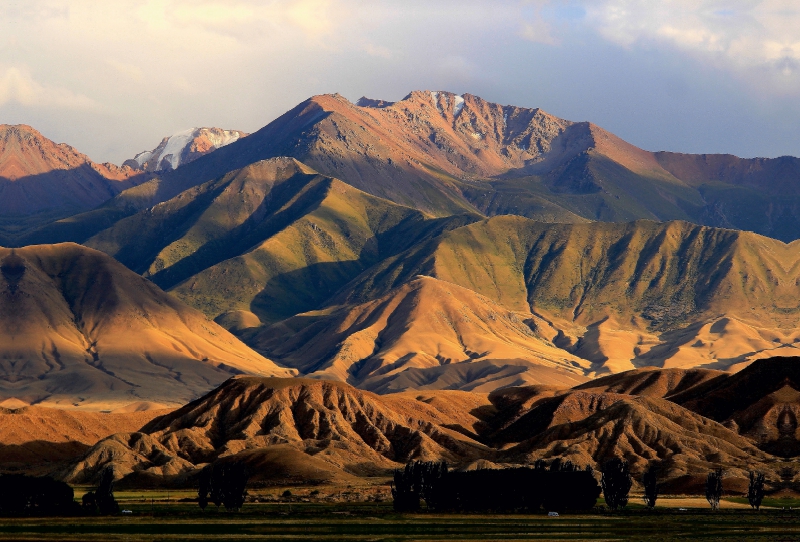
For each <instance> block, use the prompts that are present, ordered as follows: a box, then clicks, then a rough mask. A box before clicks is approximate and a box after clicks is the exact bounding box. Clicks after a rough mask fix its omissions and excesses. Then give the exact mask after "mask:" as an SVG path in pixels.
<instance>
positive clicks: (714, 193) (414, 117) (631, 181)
mask: <svg viewBox="0 0 800 542" xmlns="http://www.w3.org/2000/svg"><path fill="white" fill-rule="evenodd" d="M160 156H161V154H159V157H160ZM278 156H290V157H293V158H296V159H298V160H300V161H302V162H303V163H305V164H307V165H308V166H310V167H312V168H314V169H315V170H316V171H319V172H320V173H322V174H324V175H328V176H331V177H336V178H339V179H341V180H343V181H344V182H346V183H348V184H350V185H351V186H354V187H356V188H358V189H360V190H363V191H365V192H367V193H369V194H372V195H375V196H379V197H382V198H385V199H388V200H390V201H393V202H395V203H399V204H402V205H406V206H410V207H414V208H417V209H420V210H422V211H424V212H427V213H429V214H432V215H435V216H446V215H452V214H454V213H463V212H477V213H481V214H485V215H490V216H492V215H499V214H517V215H521V216H526V217H529V218H534V219H536V220H540V221H545V222H583V221H586V220H601V221H609V222H620V221H631V220H636V219H642V218H644V219H651V220H659V221H663V220H687V221H691V222H694V223H698V224H704V225H710V226H718V227H726V228H737V229H745V230H751V231H755V232H756V233H760V234H762V235H767V236H771V237H774V238H777V239H781V240H784V241H791V240H794V239H797V238H798V237H800V219H799V218H798V217H800V214H798V212H797V208H798V206H797V202H796V201H795V200H796V198H797V197H798V188H797V187H798V186H800V184H798V179H800V159H797V158H792V157H782V158H776V159H762V158H754V159H742V158H737V157H733V156H728V155H689V154H678V153H663V152H660V153H653V152H648V151H644V150H642V149H639V148H637V147H635V146H633V145H631V144H629V143H627V142H625V141H623V140H621V139H619V138H618V137H616V136H614V135H613V134H611V133H609V132H607V131H605V130H603V129H602V128H600V127H598V126H595V125H593V124H591V123H587V122H571V121H567V120H564V119H559V118H557V117H554V116H552V115H549V114H547V113H545V112H543V111H541V110H540V109H527V108H521V107H515V106H505V105H499V104H495V103H491V102H488V101H486V100H483V99H481V98H479V97H477V96H473V95H469V94H464V95H462V96H459V95H455V94H452V93H448V92H429V91H414V92H411V93H410V94H409V95H408V96H406V97H405V98H404V99H402V100H400V101H398V102H394V103H390V102H385V101H381V100H369V99H363V100H361V101H359V103H358V104H353V103H350V102H349V101H348V100H346V99H345V98H343V97H342V96H339V95H321V96H315V97H312V98H310V99H309V100H307V101H305V102H303V103H301V104H299V105H298V106H297V107H295V108H294V109H292V110H290V111H288V112H287V113H286V114H284V115H282V116H281V117H279V118H278V119H276V120H274V121H273V122H271V123H270V124H268V125H267V126H265V127H264V128H262V129H261V130H259V131H257V132H255V133H254V134H252V135H250V136H248V137H246V138H244V139H241V140H238V141H236V142H234V143H232V144H230V145H228V146H226V147H223V148H221V149H219V150H218V151H216V152H213V153H211V154H209V155H207V156H203V157H201V158H200V159H198V160H195V161H194V162H192V163H191V164H186V165H185V166H183V167H181V168H179V169H178V170H175V171H170V172H164V173H162V174H160V175H159V176H158V178H156V179H153V180H152V181H150V182H148V183H146V184H145V185H144V186H142V187H140V188H137V189H135V190H130V191H127V192H126V193H125V194H123V195H120V196H119V197H118V198H115V200H114V201H113V202H110V203H109V205H108V207H107V208H106V209H105V210H104V211H103V212H102V213H99V214H98V213H90V214H88V215H85V216H80V217H76V218H75V219H74V220H73V221H71V222H68V223H61V224H57V225H54V226H53V227H51V228H50V229H48V230H47V231H44V232H40V234H38V237H36V239H37V240H39V241H49V242H53V241H60V240H72V241H78V242H80V241H83V240H85V239H86V238H88V237H90V236H91V235H92V234H94V233H96V232H97V231H99V230H100V229H102V228H103V227H106V226H107V225H108V220H109V219H110V217H111V216H112V215H113V216H116V217H117V218H118V217H119V216H124V215H126V214H131V213H132V212H135V211H136V210H141V209H145V208H148V207H150V206H152V205H154V204H156V203H159V202H163V201H166V200H168V199H170V198H172V197H174V196H176V195H177V194H179V193H181V192H182V191H184V190H186V189H188V188H191V187H193V186H196V185H198V184H201V183H203V182H207V181H209V180H212V179H216V178H219V177H220V176H222V175H224V174H225V173H228V172H229V171H232V170H235V169H241V168H243V167H245V166H247V165H248V164H252V163H254V162H257V161H260V160H264V159H269V158H274V157H278ZM76 221H77V222H78V223H79V225H76Z"/></svg>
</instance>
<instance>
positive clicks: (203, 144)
mask: <svg viewBox="0 0 800 542" xmlns="http://www.w3.org/2000/svg"><path fill="white" fill-rule="evenodd" d="M246 135H247V134H246V133H244V132H240V131H239V130H222V129H220V128H190V129H188V130H183V131H181V132H178V133H176V134H173V135H171V136H169V137H165V138H164V139H162V140H161V143H160V144H159V145H158V147H156V148H155V149H153V150H152V151H143V152H140V153H139V154H137V155H136V156H134V157H133V159H130V160H126V161H125V165H127V166H130V167H132V168H135V169H141V170H144V171H169V170H173V169H177V168H178V167H180V166H182V165H183V164H187V163H189V162H191V161H193V160H196V159H197V158H200V157H201V156H203V155H204V154H208V153H210V152H212V151H215V150H216V149H219V148H220V147H224V146H225V145H229V144H231V143H233V142H234V141H236V140H238V139H240V138H242V137H245V136H246Z"/></svg>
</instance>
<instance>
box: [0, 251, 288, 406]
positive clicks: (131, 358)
mask: <svg viewBox="0 0 800 542" xmlns="http://www.w3.org/2000/svg"><path fill="white" fill-rule="evenodd" d="M0 292H2V295H0V398H3V399H6V398H16V399H18V400H20V401H23V402H24V403H29V404H34V403H35V404H40V403H41V404H48V405H59V406H61V407H65V408H72V407H84V408H90V409H107V408H115V407H118V406H123V405H127V404H129V403H132V402H137V401H151V402H155V403H162V404H173V405H174V404H176V403H184V402H186V401H188V400H190V399H192V398H194V397H197V396H198V395H199V394H201V393H203V392H205V391H206V390H208V389H210V388H212V387H213V386H215V385H217V384H219V383H220V382H222V381H224V380H225V379H226V378H228V377H229V376H230V375H231V374H240V373H251V374H260V375H281V376H288V375H289V374H290V372H288V371H286V370H284V369H281V368H279V367H277V366H276V365H275V364H274V363H272V362H271V361H269V360H267V359H265V358H263V357H262V356H259V355H258V354H256V353H255V352H253V351H252V350H250V349H249V348H247V347H246V346H245V345H244V344H242V343H241V342H239V341H238V340H237V339H236V338H235V337H233V336H232V335H230V334H229V333H228V332H226V331H225V330H224V329H222V328H221V327H219V326H218V325H216V324H214V323H213V322H210V321H209V320H207V319H206V318H205V317H204V316H203V315H202V314H201V313H199V312H197V311H195V310H193V309H190V308H189V307H187V306H185V305H184V304H182V303H181V302H180V301H178V300H177V299H175V298H174V297H172V296H170V295H168V294H166V293H164V292H163V291H161V290H159V289H158V287H156V286H155V285H153V284H152V283H150V282H148V281H147V280H145V279H143V278H142V277H140V276H138V275H136V274H135V273H133V272H131V271H129V270H128V269H126V268H125V267H124V266H123V265H122V264H120V263H118V262H116V261H115V260H114V259H113V258H111V257H109V256H107V255H105V254H103V253H102V252H98V251H95V250H91V249H88V248H85V247H82V246H79V245H72V244H62V245H45V246H30V247H25V248H21V249H0Z"/></svg>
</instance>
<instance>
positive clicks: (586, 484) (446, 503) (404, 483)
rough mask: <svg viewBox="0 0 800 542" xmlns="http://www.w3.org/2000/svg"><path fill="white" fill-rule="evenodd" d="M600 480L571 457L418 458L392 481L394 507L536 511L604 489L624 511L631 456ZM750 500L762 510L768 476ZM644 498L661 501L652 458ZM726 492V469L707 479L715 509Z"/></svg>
mask: <svg viewBox="0 0 800 542" xmlns="http://www.w3.org/2000/svg"><path fill="white" fill-rule="evenodd" d="M599 474H600V476H599V483H598V478H597V477H595V473H594V469H593V468H592V467H591V466H588V465H587V466H586V467H585V468H583V469H581V468H580V467H578V466H577V465H574V464H573V463H572V462H570V461H564V460H561V459H556V460H555V461H553V462H551V463H550V464H547V463H546V462H544V461H542V460H539V461H537V462H536V463H535V464H534V465H533V466H532V467H518V468H507V469H479V470H474V471H467V472H454V471H451V470H449V468H448V465H447V463H446V462H424V461H412V462H410V463H408V464H407V465H406V466H405V467H404V468H402V469H396V470H395V471H394V477H393V480H392V484H391V490H392V497H393V499H394V509H395V510H396V511H398V512H416V511H419V510H420V509H421V503H422V502H423V501H424V502H425V506H426V508H427V509H428V510H431V511H437V512H478V511H493V512H536V511H538V510H540V509H544V510H545V511H553V512H561V511H588V510H591V509H592V508H594V506H595V504H596V503H597V499H598V497H599V496H600V494H601V493H602V495H603V498H604V500H605V503H606V506H607V507H608V508H610V509H611V510H619V509H622V508H625V507H626V506H627V505H628V500H629V495H630V490H631V488H632V487H633V477H632V476H631V473H630V466H629V464H628V462H627V461H625V460H623V459H620V458H612V459H609V460H608V461H606V462H604V463H603V464H602V466H601V469H600V473H599ZM749 477H750V483H749V487H748V493H747V499H748V502H749V503H750V506H752V507H753V509H755V510H758V509H759V508H760V506H761V502H762V500H763V498H764V485H765V481H766V479H765V476H764V474H763V473H759V472H752V471H751V472H750V473H749ZM640 481H641V486H642V489H643V492H644V494H643V496H642V498H643V500H644V503H645V505H646V506H647V507H648V508H650V509H653V508H655V506H656V501H657V500H658V496H659V490H660V484H659V482H658V464H657V463H655V462H654V463H651V464H650V465H649V466H648V468H647V469H646V470H645V471H644V473H643V474H642V478H641V480H640ZM721 497H722V469H715V470H713V471H711V472H710V473H709V474H708V477H707V480H706V498H707V499H708V502H709V504H710V505H711V508H712V509H713V510H717V509H719V502H720V499H721Z"/></svg>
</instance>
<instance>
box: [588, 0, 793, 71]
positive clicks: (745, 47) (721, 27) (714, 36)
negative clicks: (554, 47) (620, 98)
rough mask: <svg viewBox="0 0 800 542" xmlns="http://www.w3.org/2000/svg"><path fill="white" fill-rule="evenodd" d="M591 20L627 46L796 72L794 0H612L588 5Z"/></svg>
mask: <svg viewBox="0 0 800 542" xmlns="http://www.w3.org/2000/svg"><path fill="white" fill-rule="evenodd" d="M587 14H588V20H589V22H590V24H592V25H593V26H595V27H596V28H597V30H598V31H599V33H600V35H602V36H603V37H604V38H606V39H608V40H610V41H611V42H613V43H617V44H619V45H621V46H624V47H628V48H634V47H662V46H665V45H666V46H669V47H672V48H674V49H677V50H679V51H681V52H684V53H687V54H691V55H694V56H695V57H696V58H699V59H701V60H703V61H706V62H710V63H713V64H714V65H716V66H718V67H721V68H726V69H734V70H741V71H747V70H753V69H756V70H763V69H764V68H769V69H771V70H772V71H773V72H774V73H775V74H781V75H783V76H796V75H798V73H797V64H798V60H800V9H798V7H797V4H796V2H794V0H760V1H759V0H750V1H748V0H744V1H739V2H721V1H719V0H660V1H659V2H652V1H649V0H607V1H602V2H597V3H587Z"/></svg>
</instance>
